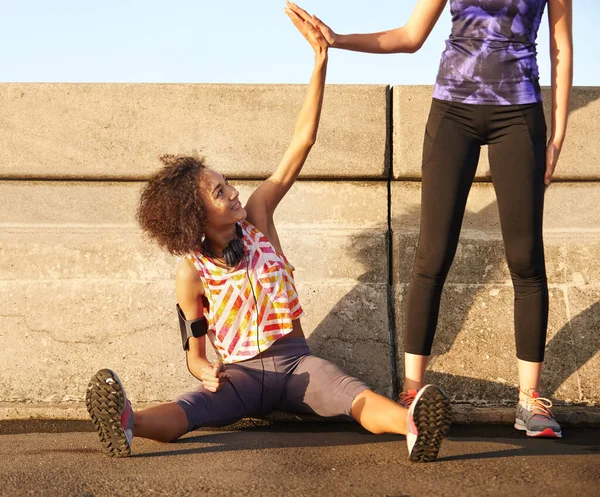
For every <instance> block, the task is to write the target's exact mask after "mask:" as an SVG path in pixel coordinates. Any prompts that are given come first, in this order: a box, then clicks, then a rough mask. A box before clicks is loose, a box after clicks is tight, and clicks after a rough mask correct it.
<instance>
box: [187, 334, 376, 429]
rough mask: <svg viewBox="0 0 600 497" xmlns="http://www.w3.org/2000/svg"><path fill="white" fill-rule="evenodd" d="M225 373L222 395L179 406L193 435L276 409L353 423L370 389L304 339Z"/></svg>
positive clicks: (197, 395)
mask: <svg viewBox="0 0 600 497" xmlns="http://www.w3.org/2000/svg"><path fill="white" fill-rule="evenodd" d="M261 357H262V361H261ZM263 364H264V389H263V391H262V396H261V380H262V378H263ZM225 372H227V374H229V375H230V376H231V378H230V380H229V381H227V383H225V384H224V385H223V387H222V388H221V389H220V390H219V391H217V392H214V393H213V392H209V391H208V390H206V389H205V388H204V387H203V386H201V387H200V388H199V389H198V390H195V391H193V392H187V393H185V394H183V395H181V396H180V397H178V398H177V399H176V400H175V402H176V403H177V404H179V405H180V406H181V407H182V408H183V409H184V411H185V413H186V415H187V419H188V427H189V430H190V431H192V430H195V429H197V428H200V427H202V426H226V425H228V424H231V423H235V422H236V421H238V420H240V419H241V418H243V417H245V416H257V415H261V414H267V413H269V412H271V411H273V410H274V409H277V410H280V411H286V412H291V413H298V414H317V415H319V416H324V417H333V416H344V417H350V418H351V407H352V402H353V401H354V399H355V398H356V396H357V395H358V394H360V393H361V392H363V391H364V390H367V389H368V387H367V385H365V384H364V383H363V382H362V381H360V380H358V379H356V378H353V377H351V376H348V375H347V374H345V373H343V372H342V371H341V370H340V369H339V368H338V367H337V366H336V365H335V364H333V363H331V362H329V361H326V360H325V359H321V358H319V357H315V356H314V355H313V354H312V352H311V351H310V348H309V347H308V344H307V343H306V339H304V338H295V337H293V338H282V339H279V340H278V341H276V342H275V343H274V344H273V345H271V347H270V348H269V349H267V350H266V351H265V352H263V353H262V354H260V355H259V356H256V357H254V358H252V359H249V360H247V361H242V362H237V363H234V364H226V365H225ZM261 397H262V407H261Z"/></svg>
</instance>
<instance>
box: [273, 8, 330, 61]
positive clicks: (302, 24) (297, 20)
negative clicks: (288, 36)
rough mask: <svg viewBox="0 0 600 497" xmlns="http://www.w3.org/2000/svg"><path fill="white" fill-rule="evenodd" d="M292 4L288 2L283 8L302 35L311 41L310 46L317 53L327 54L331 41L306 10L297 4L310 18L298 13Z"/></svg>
mask: <svg viewBox="0 0 600 497" xmlns="http://www.w3.org/2000/svg"><path fill="white" fill-rule="evenodd" d="M292 5H293V4H291V3H290V2H287V3H286V7H285V8H284V9H283V10H284V11H285V13H286V14H287V15H288V17H289V18H290V19H291V20H292V22H293V23H294V26H296V28H298V31H300V33H302V36H304V38H306V40H307V41H308V43H310V46H311V47H312V48H313V50H314V51H315V54H322V55H326V54H327V49H328V48H329V46H330V43H329V42H328V41H327V39H326V38H325V36H323V34H322V33H321V31H320V30H319V29H317V28H316V27H315V25H314V24H313V22H312V21H311V19H312V18H311V16H309V15H308V14H307V13H306V12H305V11H304V10H302V9H300V7H297V6H296V8H298V9H300V10H302V12H304V15H306V16H308V18H306V19H305V18H304V17H302V16H300V15H298V14H297V13H296V12H295V11H294V10H292V8H291V6H292Z"/></svg>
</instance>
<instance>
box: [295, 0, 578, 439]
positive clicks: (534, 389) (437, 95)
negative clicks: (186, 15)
mask: <svg viewBox="0 0 600 497" xmlns="http://www.w3.org/2000/svg"><path fill="white" fill-rule="evenodd" d="M546 3H547V4H548V18H549V23H550V55H551V61H552V129H551V132H550V138H549V140H548V141H546V125H545V120H544V113H543V108H542V95H541V91H540V86H539V82H538V67H537V61H536V44H535V39H536V36H537V31H538V27H539V25H540V21H541V17H542V13H543V11H544V8H545V6H546ZM445 4H446V0H419V1H418V2H417V5H416V7H415V9H414V11H413V13H412V15H411V17H410V19H409V20H408V22H407V23H406V24H405V25H404V26H402V27H400V28H397V29H393V30H390V31H383V32H380V33H370V34H353V35H339V34H336V33H335V32H334V31H332V30H331V29H330V28H329V27H328V26H327V25H326V24H324V23H323V22H322V21H321V20H320V19H318V18H317V17H315V16H311V15H309V14H308V13H306V12H305V11H303V10H302V9H300V8H299V7H298V6H296V5H291V8H292V9H293V10H294V11H295V12H296V13H298V14H299V15H301V16H302V17H303V18H304V19H305V20H309V21H310V22H312V23H313V24H314V25H315V26H316V27H317V28H319V30H320V31H321V32H322V33H323V35H324V36H325V38H326V39H327V40H328V42H329V43H330V45H331V46H332V47H335V48H343V49H346V50H354V51H359V52H370V53H401V52H408V53H413V52H416V51H417V50H418V49H419V48H420V47H421V46H422V45H423V43H424V42H425V40H426V39H427V36H428V35H429V33H430V32H431V30H432V29H433V26H434V25H435V23H436V22H437V19H438V18H439V16H440V14H441V12H442V10H443V9H444V6H445ZM450 7H451V13H452V32H451V34H450V38H449V39H448V40H447V41H446V49H445V51H444V52H443V54H442V58H441V62H440V67H439V72H438V76H437V81H436V84H435V89H434V92H433V102H432V105H431V111H430V114H429V120H428V122H427V128H426V132H425V141H424V146H423V171H422V198H421V202H422V205H421V231H420V237H419V246H418V249H417V255H416V260H415V265H414V268H413V272H412V276H411V280H410V285H409V289H408V297H407V303H406V322H405V336H404V340H405V383H404V392H402V393H401V394H400V403H401V404H403V405H405V406H406V405H410V404H411V403H412V401H413V399H414V395H415V392H416V391H418V389H419V388H421V387H422V386H423V377H424V373H425V368H426V366H427V361H428V359H429V355H430V353H431V347H432V343H433V337H434V334H435V330H436V326H437V320H438V311H439V306H440V297H441V293H442V288H443V285H444V282H445V279H446V275H447V274H448V271H449V269H450V266H451V264H452V260H453V258H454V254H455V251H456V246H457V244H458V238H459V234H460V228H461V224H462V220H463V215H464V210H465V205H466V202H467V196H468V194H469V190H470V188H471V184H472V182H473V178H474V176H475V170H476V168H477V163H478V160H479V153H480V148H481V146H482V145H486V144H487V145H488V146H489V160H490V168H491V171H492V181H493V184H494V189H495V191H496V197H497V201H498V209H499V212H500V222H501V226H502V236H503V239H504V247H505V252H506V258H507V262H508V266H509V269H510V274H511V278H512V281H513V287H514V293H515V303H514V320H515V337H516V338H515V340H516V349H517V358H518V365H519V402H518V404H517V412H516V420H515V428H517V429H519V430H523V431H526V433H527V435H529V436H542V437H560V436H561V429H560V425H559V424H558V423H557V422H556V420H555V419H554V415H553V414H552V411H551V410H550V407H551V405H552V403H551V402H550V401H549V400H548V399H543V398H541V397H540V395H539V392H538V391H539V384H540V375H541V371H542V364H543V360H544V348H545V342H546V328H547V322H548V285H547V281H546V269H545V262H544V246H543V239H542V215H543V208H544V192H545V188H546V187H547V186H548V185H549V184H550V180H551V178H552V174H553V172H554V169H555V167H556V162H557V160H558V156H559V154H560V150H561V148H562V144H563V141H564V138H565V132H566V127H567V115H568V107H569V95H570V92H571V85H572V74H573V70H572V60H573V55H572V54H573V49H572V37H571V25H572V21H571V17H572V16H571V12H572V8H571V0H450Z"/></svg>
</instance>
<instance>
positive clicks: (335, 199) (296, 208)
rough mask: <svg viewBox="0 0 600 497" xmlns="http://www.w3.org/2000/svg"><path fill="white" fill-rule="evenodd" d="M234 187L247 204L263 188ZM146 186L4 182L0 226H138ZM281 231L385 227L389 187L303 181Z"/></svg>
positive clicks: (289, 198)
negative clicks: (252, 194) (140, 202)
mask: <svg viewBox="0 0 600 497" xmlns="http://www.w3.org/2000/svg"><path fill="white" fill-rule="evenodd" d="M234 185H235V186H236V188H238V190H239V192H240V198H241V199H242V200H243V201H245V200H247V199H248V197H249V196H250V194H251V193H252V191H254V189H255V188H256V186H257V185H258V183H256V182H246V181H238V182H235V183H234ZM142 186H143V183H137V182H131V183H129V182H127V183H116V182H66V181H48V182H46V181H0V224H2V225H4V226H6V227H11V228H13V227H15V228H16V227H19V226H32V225H36V226H39V227H46V226H66V227H68V229H71V228H73V227H78V228H79V227H89V226H102V227H111V226H119V227H131V228H135V227H137V222H136V220H135V213H136V209H137V206H138V202H139V196H140V190H141V188H142ZM275 216H276V217H275V220H276V223H277V226H278V227H279V226H281V227H282V228H289V227H294V229H298V228H302V227H306V226H312V225H315V224H317V225H319V226H320V227H325V228H328V227H336V228H340V227H341V228H348V229H355V228H368V229H373V228H377V229H379V228H384V227H385V226H386V225H387V186H386V184H385V183H380V182H322V183H321V182H312V181H306V182H304V181H299V182H298V183H296V184H295V185H294V186H293V187H292V189H291V190H290V191H289V192H288V194H287V195H286V197H285V198H284V199H283V201H282V202H281V204H280V205H279V207H278V208H277V211H276V214H275Z"/></svg>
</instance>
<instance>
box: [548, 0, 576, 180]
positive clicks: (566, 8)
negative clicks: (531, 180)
mask: <svg viewBox="0 0 600 497" xmlns="http://www.w3.org/2000/svg"><path fill="white" fill-rule="evenodd" d="M572 19H573V16H572V0H548V21H549V24H550V59H551V64H552V128H551V133H550V139H549V141H548V146H547V148H546V174H545V177H544V182H545V183H546V185H549V184H550V181H551V179H552V175H553V173H554V169H555V168H556V163H557V162H558V156H559V155H560V151H561V149H562V145H563V142H564V139H565V134H566V132H567V119H568V116H569V97H570V94H571V87H572V86H573V36H572V24H573V21H572Z"/></svg>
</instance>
